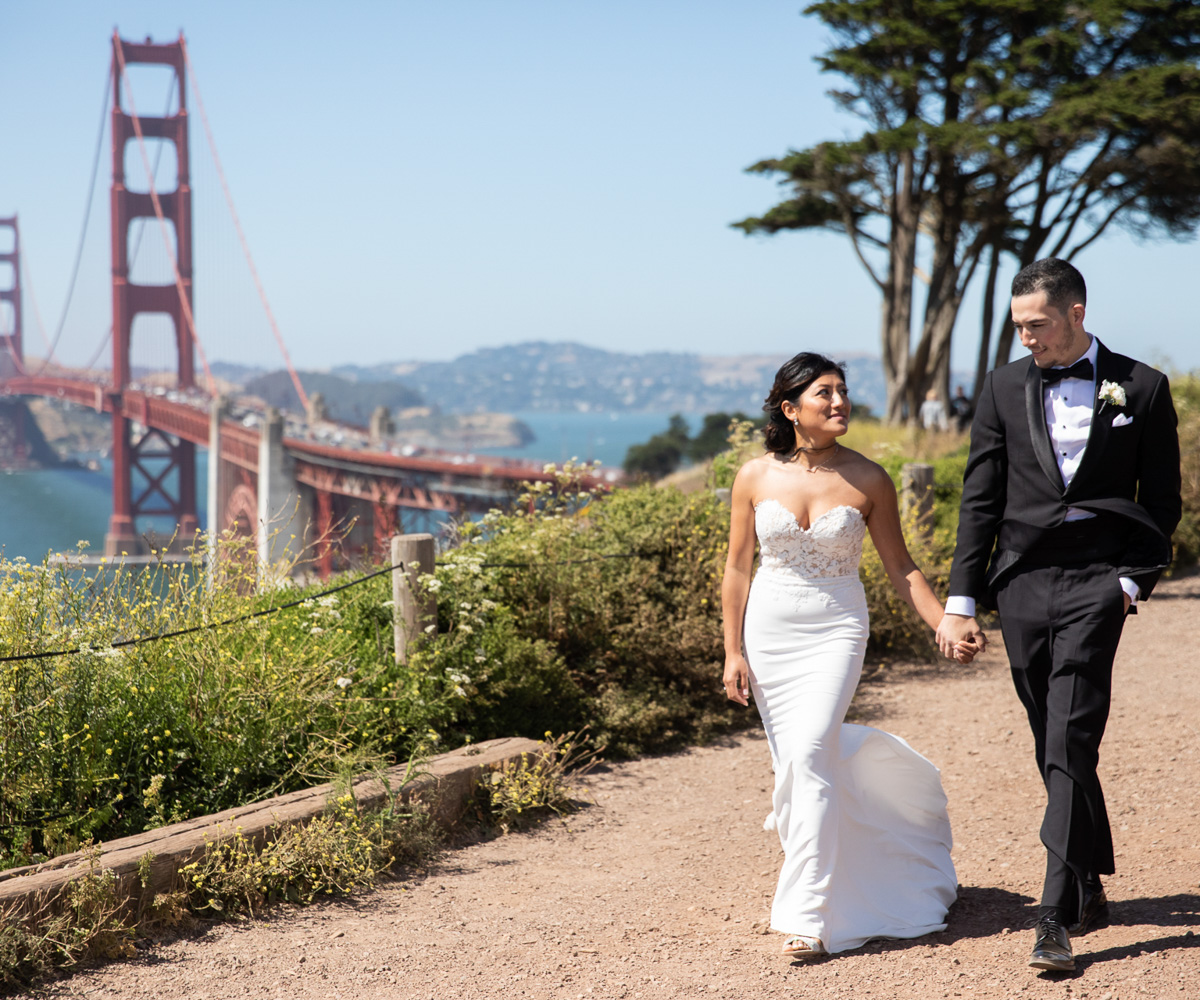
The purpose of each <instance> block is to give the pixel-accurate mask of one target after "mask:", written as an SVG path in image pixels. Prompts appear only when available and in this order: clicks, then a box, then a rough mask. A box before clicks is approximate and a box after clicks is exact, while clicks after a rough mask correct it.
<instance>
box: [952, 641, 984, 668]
mask: <svg viewBox="0 0 1200 1000" xmlns="http://www.w3.org/2000/svg"><path fill="white" fill-rule="evenodd" d="M981 652H983V649H982V647H981V646H980V645H979V644H978V643H976V642H973V641H970V640H964V641H962V642H956V643H955V644H954V659H955V661H956V662H958V663H970V662H971V661H972V660H973V659H975V657H976V656H978V655H979V654H980V653H981Z"/></svg>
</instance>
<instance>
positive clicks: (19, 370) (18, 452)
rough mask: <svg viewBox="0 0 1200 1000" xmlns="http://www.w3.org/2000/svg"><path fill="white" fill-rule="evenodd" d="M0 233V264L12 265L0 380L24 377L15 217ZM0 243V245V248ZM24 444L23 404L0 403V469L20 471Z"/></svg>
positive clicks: (0, 336) (5, 293)
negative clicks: (8, 243)
mask: <svg viewBox="0 0 1200 1000" xmlns="http://www.w3.org/2000/svg"><path fill="white" fill-rule="evenodd" d="M0 229H11V230H12V249H11V250H0V264H10V265H12V281H11V282H10V284H9V287H8V288H0V302H7V303H9V305H10V308H11V315H12V330H11V331H8V332H0V378H10V377H11V376H13V375H24V374H25V347H24V342H23V339H22V326H21V230H20V228H19V227H18V226H17V217H16V216H15V215H13V216H11V217H9V218H7V219H0ZM3 245H4V243H3V242H2V241H0V246H3ZM28 452H29V449H28V448H27V446H26V444H25V404H24V403H22V402H21V401H20V400H5V401H3V402H0V467H2V468H5V469H12V468H20V467H21V466H22V465H24V464H25V460H26V458H28Z"/></svg>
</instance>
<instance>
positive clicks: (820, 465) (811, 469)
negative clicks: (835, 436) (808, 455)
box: [796, 441, 838, 472]
mask: <svg viewBox="0 0 1200 1000" xmlns="http://www.w3.org/2000/svg"><path fill="white" fill-rule="evenodd" d="M828 450H829V448H828V447H825V448H799V449H797V451H796V454H797V455H799V454H800V452H802V451H828ZM837 453H838V443H837V442H836V441H834V442H833V454H832V455H830V456H829V458H826V459H824V460H822V461H820V462H818V463H817V464H816V465H810V466H809V467H808V468H806V469H804V471H805V472H816V471H817V469H821V468H824V467H825V466H826V465H827V464H829V462H831V461H833V456H834V455H836V454H837ZM802 468H803V466H802Z"/></svg>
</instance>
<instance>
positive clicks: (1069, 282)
mask: <svg viewBox="0 0 1200 1000" xmlns="http://www.w3.org/2000/svg"><path fill="white" fill-rule="evenodd" d="M1034 292H1045V293H1046V301H1047V302H1049V303H1050V305H1052V306H1054V308H1055V309H1057V310H1058V311H1059V312H1060V313H1066V312H1067V310H1069V309H1070V308H1071V306H1073V305H1075V303H1076V302H1078V303H1079V304H1080V305H1083V306H1086V305H1087V285H1086V284H1085V283H1084V280H1083V275H1082V274H1080V273H1079V272H1078V271H1077V270H1076V269H1075V267H1074V265H1072V264H1068V263H1067V262H1066V261H1065V260H1059V259H1058V258H1057V257H1044V258H1042V259H1041V260H1035V261H1034V262H1033V263H1032V264H1030V265H1029V266H1028V267H1023V268H1021V270H1020V271H1018V272H1017V276H1016V277H1015V278H1013V283H1012V294H1013V298H1016V297H1017V296H1018V295H1032V294H1033V293H1034Z"/></svg>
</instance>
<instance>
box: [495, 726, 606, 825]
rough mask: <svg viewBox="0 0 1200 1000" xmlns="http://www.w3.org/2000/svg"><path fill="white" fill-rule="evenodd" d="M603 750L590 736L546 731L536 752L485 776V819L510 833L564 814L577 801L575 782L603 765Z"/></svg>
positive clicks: (523, 755)
mask: <svg viewBox="0 0 1200 1000" xmlns="http://www.w3.org/2000/svg"><path fill="white" fill-rule="evenodd" d="M601 749H602V748H598V747H596V746H595V744H594V743H593V742H592V741H591V739H590V738H589V737H588V736H587V734H585V733H566V734H564V735H562V736H558V737H554V736H553V735H552V734H551V733H546V738H545V739H544V740H543V741H542V742H541V743H539V745H538V750H537V752H536V753H533V754H522V755H521V757H520V759H519V760H516V761H511V762H509V763H507V764H504V765H502V766H500V767H498V768H497V769H496V770H494V771H489V772H488V773H487V774H485V775H484V776H483V778H482V779H481V781H480V786H481V789H482V791H483V798H484V800H485V802H484V805H485V810H484V811H485V819H486V820H487V821H488V822H490V823H493V824H495V825H496V826H498V827H500V829H501V830H503V831H504V832H505V833H507V832H508V831H509V830H510V829H511V828H512V827H514V826H517V825H519V824H522V823H525V822H528V821H529V820H531V819H536V818H537V817H538V816H540V815H542V814H544V813H546V812H547V811H549V812H553V813H556V814H557V815H559V816H562V815H563V814H564V813H565V812H567V811H568V810H569V809H571V808H572V807H573V805H574V803H575V797H576V795H577V791H576V789H575V786H574V785H573V782H574V781H575V780H576V779H578V778H581V777H583V776H584V775H586V774H587V773H588V772H589V771H591V770H592V769H593V768H594V767H595V766H596V764H597V763H599V756H598V754H599V751H600V750H601Z"/></svg>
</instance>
